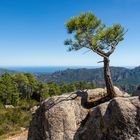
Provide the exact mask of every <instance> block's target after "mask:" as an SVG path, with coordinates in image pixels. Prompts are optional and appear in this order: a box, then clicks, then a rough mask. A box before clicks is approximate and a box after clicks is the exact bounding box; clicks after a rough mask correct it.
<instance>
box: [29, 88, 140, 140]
mask: <svg viewBox="0 0 140 140" xmlns="http://www.w3.org/2000/svg"><path fill="white" fill-rule="evenodd" d="M117 90H118V92H119V94H117V95H118V97H116V98H114V99H112V100H110V101H107V102H105V103H101V104H99V105H98V104H97V103H98V102H96V101H98V100H99V99H100V98H103V97H105V96H106V95H107V93H106V90H105V89H94V90H87V91H86V90H85V91H78V92H74V93H68V94H63V95H61V96H54V97H51V98H48V99H47V100H45V101H43V102H42V103H41V105H40V107H39V108H38V109H37V110H36V112H35V114H34V115H33V119H32V121H31V124H30V128H29V135H28V140H139V139H140V130H139V129H140V102H139V97H129V96H128V94H127V93H124V94H122V92H121V91H120V90H119V89H117ZM126 95H127V96H126ZM94 102H96V104H95V103H94Z"/></svg>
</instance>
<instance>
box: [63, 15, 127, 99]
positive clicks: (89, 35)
mask: <svg viewBox="0 0 140 140" xmlns="http://www.w3.org/2000/svg"><path fill="white" fill-rule="evenodd" d="M66 27H67V30H68V33H69V34H72V35H74V37H72V39H67V40H65V45H68V46H69V51H71V50H75V51H77V50H79V49H81V48H87V49H89V50H91V51H93V52H95V53H96V54H98V55H99V56H101V57H103V62H104V78H105V83H106V88H107V93H108V95H109V97H110V98H113V97H114V96H115V90H114V87H113V82H112V80H111V74H110V68H109V61H110V60H109V57H110V55H111V54H112V53H113V52H114V50H115V49H116V46H117V45H118V43H119V42H120V41H122V40H123V39H124V34H125V32H124V28H123V27H122V26H121V25H120V24H114V25H113V26H112V27H106V26H105V25H104V24H103V23H102V22H101V20H99V19H97V17H96V16H95V15H94V14H93V13H83V14H81V15H80V16H78V17H73V18H71V19H70V20H69V21H68V22H67V23H66Z"/></svg>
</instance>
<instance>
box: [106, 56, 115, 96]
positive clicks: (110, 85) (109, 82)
mask: <svg viewBox="0 0 140 140" xmlns="http://www.w3.org/2000/svg"><path fill="white" fill-rule="evenodd" d="M104 77H105V84H106V89H107V93H108V96H109V98H113V97H115V90H114V86H113V82H112V79H111V73H110V67H109V59H107V58H104Z"/></svg>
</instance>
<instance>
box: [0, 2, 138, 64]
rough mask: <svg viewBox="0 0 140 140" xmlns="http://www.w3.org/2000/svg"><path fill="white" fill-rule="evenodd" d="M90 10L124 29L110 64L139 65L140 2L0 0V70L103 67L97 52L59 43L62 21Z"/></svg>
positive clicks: (63, 27) (109, 23)
mask: <svg viewBox="0 0 140 140" xmlns="http://www.w3.org/2000/svg"><path fill="white" fill-rule="evenodd" d="M89 11H93V12H94V14H95V15H96V16H97V17H98V18H100V19H102V21H103V22H104V23H105V24H107V25H108V26H111V25H112V24H113V23H120V24H122V26H124V27H125V29H128V30H129V31H128V32H127V34H126V36H125V40H124V41H123V42H121V43H120V44H119V45H118V47H117V49H116V51H115V53H114V54H113V55H112V56H111V65H114V66H138V65H140V61H139V60H140V28H139V26H140V0H0V66H65V65H68V66H72V65H73V66H77V65H78V66H79V65H82V66H97V65H102V64H97V62H98V61H100V60H102V58H100V57H99V56H97V55H96V54H93V53H86V54H83V53H84V52H85V50H84V49H83V50H80V51H76V52H67V47H66V46H64V45H63V43H64V40H65V39H66V38H67V37H69V36H68V35H67V32H66V28H65V23H66V21H67V20H68V19H69V18H70V17H72V16H77V15H79V14H81V13H82V12H89Z"/></svg>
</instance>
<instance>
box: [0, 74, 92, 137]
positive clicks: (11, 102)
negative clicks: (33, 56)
mask: <svg viewBox="0 0 140 140" xmlns="http://www.w3.org/2000/svg"><path fill="white" fill-rule="evenodd" d="M90 88H95V85H94V83H92V82H75V83H61V84H56V83H53V82H49V83H43V82H40V81H38V80H37V79H36V78H35V77H34V76H33V75H32V74H30V73H24V74H23V73H14V74H9V73H4V74H2V75H1V77H0V139H1V136H3V135H5V134H7V133H8V134H13V133H14V132H17V131H20V130H21V129H23V128H24V129H25V128H28V126H29V122H30V120H31V112H30V109H31V108H32V107H33V106H35V105H39V104H40V102H41V101H42V100H44V99H46V98H47V97H49V96H54V95H60V94H62V93H66V92H72V91H75V90H83V89H90Z"/></svg>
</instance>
